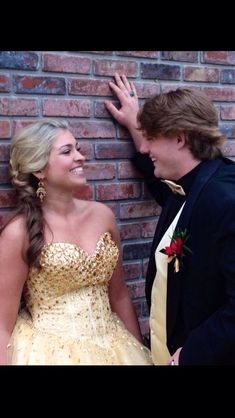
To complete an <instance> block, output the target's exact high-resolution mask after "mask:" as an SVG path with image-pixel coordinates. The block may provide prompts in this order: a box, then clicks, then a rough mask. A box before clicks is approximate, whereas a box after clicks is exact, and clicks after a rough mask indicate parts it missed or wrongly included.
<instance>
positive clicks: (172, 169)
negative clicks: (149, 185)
mask: <svg viewBox="0 0 235 418" xmlns="http://www.w3.org/2000/svg"><path fill="white" fill-rule="evenodd" d="M181 150H182V145H181V146H180V140H179V136H178V135H175V136H171V137H168V136H165V135H162V134H160V135H158V136H156V137H148V138H146V137H145V138H144V139H143V143H142V145H141V147H140V152H141V153H144V154H146V153H147V154H149V157H150V158H151V160H152V162H153V164H154V175H155V176H156V177H160V178H165V179H169V180H177V179H179V178H180V177H181V174H180V171H181V170H180V168H181V162H180V161H181V158H182V152H181Z"/></svg>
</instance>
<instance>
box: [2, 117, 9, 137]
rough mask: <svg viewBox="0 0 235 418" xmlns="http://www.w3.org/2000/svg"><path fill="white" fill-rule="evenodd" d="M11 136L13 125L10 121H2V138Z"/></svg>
mask: <svg viewBox="0 0 235 418" xmlns="http://www.w3.org/2000/svg"><path fill="white" fill-rule="evenodd" d="M10 136H11V124H10V121H9V120H0V138H9V137H10Z"/></svg>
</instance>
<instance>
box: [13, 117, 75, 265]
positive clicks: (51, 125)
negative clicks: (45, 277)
mask: <svg viewBox="0 0 235 418" xmlns="http://www.w3.org/2000/svg"><path fill="white" fill-rule="evenodd" d="M61 129H68V123H67V121H65V120H57V119H42V120H40V121H36V122H34V123H32V124H30V125H28V126H26V127H24V128H21V129H19V130H18V131H17V132H16V133H15V135H14V136H13V138H12V142H11V148H10V175H11V180H12V184H13V185H14V186H15V188H16V189H17V191H18V197H19V205H18V209H17V211H16V213H15V215H14V217H15V216H17V215H22V214H23V215H24V216H25V219H26V227H27V231H28V236H29V247H28V250H27V262H28V263H29V265H30V266H31V265H34V266H35V267H38V268H40V265H39V255H40V252H41V249H42V246H43V245H44V220H43V214H42V208H41V204H40V201H39V199H38V198H37V197H36V189H37V187H38V180H37V178H36V177H35V176H34V175H33V173H35V172H37V171H40V170H42V169H43V168H44V167H45V166H46V164H47V162H48V158H49V154H50V151H51V147H52V143H53V141H54V139H55V138H56V136H57V135H58V134H59V131H60V130H61Z"/></svg>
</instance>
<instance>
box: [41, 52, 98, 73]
mask: <svg viewBox="0 0 235 418" xmlns="http://www.w3.org/2000/svg"><path fill="white" fill-rule="evenodd" d="M43 61H44V64H43V69H44V71H53V72H60V73H80V74H88V73H90V71H91V63H92V61H91V59H90V58H86V57H78V56H76V55H60V54H44V56H43Z"/></svg>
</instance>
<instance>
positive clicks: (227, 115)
mask: <svg viewBox="0 0 235 418" xmlns="http://www.w3.org/2000/svg"><path fill="white" fill-rule="evenodd" d="M220 110H221V119H223V120H235V105H234V106H221V109H220Z"/></svg>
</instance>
